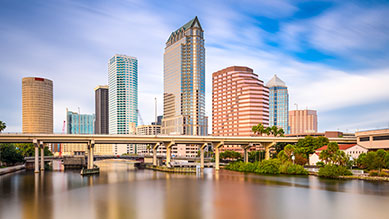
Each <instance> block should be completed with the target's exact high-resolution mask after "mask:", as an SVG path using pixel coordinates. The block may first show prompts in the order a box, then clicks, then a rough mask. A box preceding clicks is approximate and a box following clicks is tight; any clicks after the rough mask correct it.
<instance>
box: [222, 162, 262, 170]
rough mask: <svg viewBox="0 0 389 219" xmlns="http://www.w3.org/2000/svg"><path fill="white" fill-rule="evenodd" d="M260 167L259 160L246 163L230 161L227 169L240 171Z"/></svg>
mask: <svg viewBox="0 0 389 219" xmlns="http://www.w3.org/2000/svg"><path fill="white" fill-rule="evenodd" d="M257 167H258V162H255V163H244V162H242V161H238V162H233V163H229V164H228V165H227V166H226V167H225V169H227V170H234V171H239V172H255V170H256V169H257Z"/></svg>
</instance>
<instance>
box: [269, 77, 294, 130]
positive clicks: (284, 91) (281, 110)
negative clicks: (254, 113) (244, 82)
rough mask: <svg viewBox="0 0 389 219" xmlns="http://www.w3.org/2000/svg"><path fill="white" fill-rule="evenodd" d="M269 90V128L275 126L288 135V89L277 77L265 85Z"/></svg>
mask: <svg viewBox="0 0 389 219" xmlns="http://www.w3.org/2000/svg"><path fill="white" fill-rule="evenodd" d="M266 86H267V87H268V88H269V126H273V125H275V126H277V127H280V128H282V129H283V130H284V132H285V134H288V133H289V123H288V120H289V94H288V87H287V86H286V84H285V82H283V81H282V80H281V79H280V78H278V77H277V75H274V77H273V78H272V79H271V80H270V81H269V82H268V83H267V84H266Z"/></svg>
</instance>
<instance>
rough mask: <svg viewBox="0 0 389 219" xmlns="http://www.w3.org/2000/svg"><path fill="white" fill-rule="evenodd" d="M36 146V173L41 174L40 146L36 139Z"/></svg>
mask: <svg viewBox="0 0 389 219" xmlns="http://www.w3.org/2000/svg"><path fill="white" fill-rule="evenodd" d="M33 142H34V146H35V170H34V172H35V173H39V145H38V141H37V140H36V139H34V141H33Z"/></svg>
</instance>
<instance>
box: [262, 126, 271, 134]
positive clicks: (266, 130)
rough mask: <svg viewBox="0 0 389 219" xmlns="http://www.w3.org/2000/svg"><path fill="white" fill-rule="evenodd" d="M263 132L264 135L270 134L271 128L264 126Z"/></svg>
mask: <svg viewBox="0 0 389 219" xmlns="http://www.w3.org/2000/svg"><path fill="white" fill-rule="evenodd" d="M263 133H265V134H266V135H270V134H271V133H272V129H271V128H270V127H266V128H265V130H264V131H263Z"/></svg>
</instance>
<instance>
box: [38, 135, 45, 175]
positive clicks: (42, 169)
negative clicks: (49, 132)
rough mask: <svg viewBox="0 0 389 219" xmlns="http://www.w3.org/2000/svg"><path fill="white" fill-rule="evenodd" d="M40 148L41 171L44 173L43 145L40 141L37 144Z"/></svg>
mask: <svg viewBox="0 0 389 219" xmlns="http://www.w3.org/2000/svg"><path fill="white" fill-rule="evenodd" d="M39 145H40V148H41V171H42V172H43V171H45V145H44V144H43V142H42V141H40V142H39Z"/></svg>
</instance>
